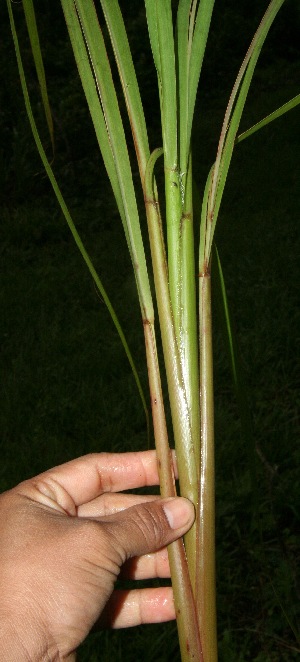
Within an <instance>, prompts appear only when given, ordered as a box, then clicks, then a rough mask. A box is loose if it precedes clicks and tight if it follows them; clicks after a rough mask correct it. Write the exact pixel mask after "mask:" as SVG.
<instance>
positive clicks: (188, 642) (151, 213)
mask: <svg viewBox="0 0 300 662" xmlns="http://www.w3.org/2000/svg"><path fill="white" fill-rule="evenodd" d="M161 153H162V150H156V152H155V153H154V154H152V155H151V157H150V159H149V163H148V167H147V170H146V177H145V204H146V211H147V221H148V228H149V238H150V247H151V255H152V264H153V271H154V279H155V288H156V296H157V305H158V313H159V317H160V325H161V333H162V342H163V349H164V354H165V361H166V370H167V377H168V384H169V392H170V400H171V408H172V412H173V427H174V433H175V435H176V433H177V434H179V436H180V438H182V432H184V431H183V430H182V425H185V424H186V421H187V419H186V417H185V420H184V419H183V418H182V412H183V409H184V407H185V394H184V388H183V383H182V378H181V380H180V383H178V379H180V360H179V354H178V348H177V345H176V338H175V332H174V325H173V320H172V310H171V302H170V293H169V287H168V267H167V261H166V255H165V249H164V240H163V233H162V227H161V219H160V213H159V206H158V201H157V197H156V194H155V191H154V180H153V167H154V164H155V161H156V159H157V158H158V157H159V156H160V154H161ZM145 337H146V348H147V361H148V372H149V381H150V392H151V404H152V412H153V422H154V429H155V443H156V448H157V453H158V467H159V473H160V480H161V493H162V495H163V496H170V495H172V494H174V493H175V492H174V490H175V486H174V482H173V481H172V476H170V457H169V455H168V451H167V450H166V449H167V448H168V440H167V430H166V427H165V419H164V417H163V415H162V410H163V403H162V395H161V387H160V378H159V368H158V364H157V363H156V348H155V347H154V338H153V334H152V332H151V329H150V325H148V324H147V325H145ZM174 412H177V416H176V415H174ZM183 437H184V438H185V439H187V438H188V436H187V435H186V434H183ZM187 462H189V463H190V464H187ZM168 463H169V465H168ZM177 463H178V468H179V471H180V470H181V471H182V472H183V479H184V480H185V482H186V483H187V484H186V485H185V483H184V484H183V487H184V488H185V489H184V494H185V495H186V496H188V497H189V498H190V499H191V501H193V502H194V503H196V502H197V499H198V495H197V476H195V475H193V476H192V481H191V482H189V477H190V476H191V475H192V473H193V471H194V469H195V461H194V457H193V450H192V449H191V448H190V452H189V454H188V455H185V454H184V453H183V447H182V445H179V448H178V452H177ZM181 493H183V491H182V492H181ZM195 534H196V527H195V525H194V526H193V527H192V529H191V531H190V532H189V534H188V535H187V536H185V547H186V550H187V554H186V552H185V548H184V546H183V542H182V541H176V543H173V544H172V545H171V546H170V547H169V560H170V568H171V575H172V585H173V590H174V599H175V607H176V616H177V626H178V635H179V642H180V650H181V657H182V662H190V661H191V660H197V661H198V660H199V662H203V657H202V647H201V643H200V638H199V628H198V618H197V611H196V605H195V599H194V593H193V588H192V587H194V585H195V577H196V558H195V550H196V538H195ZM187 557H188V563H187Z"/></svg>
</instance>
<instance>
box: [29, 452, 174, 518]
mask: <svg viewBox="0 0 300 662" xmlns="http://www.w3.org/2000/svg"><path fill="white" fill-rule="evenodd" d="M172 457H173V464H174V454H172ZM26 482H27V484H28V483H32V484H34V486H35V487H37V488H38V489H40V488H39V486H40V485H41V484H42V483H44V484H46V485H48V486H49V487H50V486H51V487H52V490H53V488H54V490H55V485H56V486H57V487H58V488H62V489H63V490H64V491H66V492H67V494H68V495H69V496H70V497H71V499H72V501H73V503H74V504H75V506H80V505H82V504H83V503H86V502H88V501H91V500H92V499H95V498H96V497H97V496H99V495H101V494H103V493H104V492H119V491H123V490H129V489H135V488H137V487H147V486H151V485H158V484H159V478H158V470H157V456H156V451H155V450H150V451H139V452H131V453H92V454H89V455H84V456H83V457H79V458H77V459H76V460H71V461H70V462H66V463H65V464H62V465H60V466H57V467H54V468H53V469H49V470H48V471H45V472H44V473H42V474H40V475H39V476H36V477H35V478H32V479H31V480H29V481H26Z"/></svg>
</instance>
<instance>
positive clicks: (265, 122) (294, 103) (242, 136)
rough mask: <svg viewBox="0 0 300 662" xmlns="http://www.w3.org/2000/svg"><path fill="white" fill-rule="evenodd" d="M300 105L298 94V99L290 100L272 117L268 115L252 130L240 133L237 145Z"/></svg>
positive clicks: (275, 111)
mask: <svg viewBox="0 0 300 662" xmlns="http://www.w3.org/2000/svg"><path fill="white" fill-rule="evenodd" d="M299 103H300V94H297V96H296V97H293V99H290V101H287V102H286V103H285V104H283V106H280V108H277V110H274V111H273V113H270V115H267V117H264V119H262V120H260V122H257V123H256V124H254V126H252V127H251V128H250V129H247V131H243V133H240V135H239V136H238V137H237V138H236V141H235V143H236V144H237V143H240V142H242V140H245V139H246V138H249V136H252V135H253V133H256V131H259V130H260V129H262V128H263V127H264V126H267V125H268V124H270V122H273V121H274V120H277V118H278V117H281V115H284V114H285V113H287V112H288V111H289V110H292V108H295V107H296V106H298V104H299Z"/></svg>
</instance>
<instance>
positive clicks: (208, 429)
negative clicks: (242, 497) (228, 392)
mask: <svg viewBox="0 0 300 662" xmlns="http://www.w3.org/2000/svg"><path fill="white" fill-rule="evenodd" d="M199 320H200V322H199V323H200V329H199V337H200V418H201V465H200V495H199V520H198V522H197V525H198V526H197V529H198V530H197V534H198V535H197V577H196V596H197V598H196V599H197V610H198V619H199V628H200V639H201V644H202V650H203V659H204V662H216V661H217V657H218V654H217V624H216V577H215V468H214V402H213V358H212V321H211V278H210V271H209V270H208V269H207V270H206V271H205V272H202V273H200V279H199Z"/></svg>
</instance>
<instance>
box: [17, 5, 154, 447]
mask: <svg viewBox="0 0 300 662" xmlns="http://www.w3.org/2000/svg"><path fill="white" fill-rule="evenodd" d="M6 1H7V8H8V13H9V19H10V25H11V31H12V36H13V40H14V46H15V51H16V57H17V64H18V69H19V75H20V80H21V86H22V91H23V96H24V101H25V107H26V111H27V116H28V119H29V122H30V126H31V130H32V134H33V137H34V140H35V143H36V146H37V149H38V152H39V155H40V157H41V160H42V163H43V165H44V168H45V170H46V173H47V175H48V178H49V181H50V183H51V185H52V188H53V191H54V193H55V196H56V198H57V201H58V203H59V205H60V208H61V210H62V213H63V215H64V217H65V219H66V221H67V224H68V226H69V228H70V231H71V233H72V235H73V238H74V240H75V243H76V245H77V247H78V249H79V251H80V253H81V255H82V257H83V259H84V261H85V263H86V265H87V268H88V270H89V272H90V274H91V276H92V278H93V280H94V282H95V284H96V287H97V289H98V290H99V292H100V295H101V297H102V299H103V301H104V303H105V305H106V307H107V309H108V311H109V313H110V316H111V318H112V321H113V323H114V325H115V327H116V330H117V332H118V334H119V336H120V339H121V342H122V345H123V347H124V350H125V353H126V356H127V358H128V361H129V363H130V366H131V369H132V372H133V375H134V378H135V381H136V384H137V388H138V391H139V394H140V397H141V400H142V404H143V408H144V411H145V415H146V419H147V428H148V436H149V414H148V409H147V405H146V400H145V396H144V393H143V389H142V385H141V382H140V379H139V376H138V373H137V370H136V367H135V363H134V361H133V358H132V355H131V352H130V349H129V346H128V343H127V340H126V338H125V336H124V333H123V330H122V327H121V325H120V323H119V320H118V318H117V315H116V313H115V310H114V308H113V306H112V304H111V302H110V299H109V297H108V295H107V293H106V290H105V288H104V286H103V284H102V282H101V280H100V278H99V276H98V274H97V272H96V269H95V267H94V265H93V263H92V260H91V258H90V257H89V255H88V253H87V251H86V249H85V247H84V245H83V243H82V241H81V238H80V236H79V234H78V232H77V229H76V227H75V225H74V222H73V220H72V217H71V215H70V212H69V210H68V208H67V205H66V203H65V201H64V198H63V196H62V194H61V191H60V188H59V186H58V183H57V181H56V178H55V175H54V172H53V170H52V168H51V166H50V163H49V161H48V159H47V156H46V153H45V150H44V148H43V145H42V142H41V139H40V136H39V132H38V129H37V126H36V123H35V119H34V116H33V112H32V107H31V103H30V98H29V93H28V88H27V84H26V77H25V72H24V67H23V63H22V58H21V52H20V47H19V41H18V37H17V32H16V28H15V22H14V17H13V11H12V6H11V2H10V0H6Z"/></svg>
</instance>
